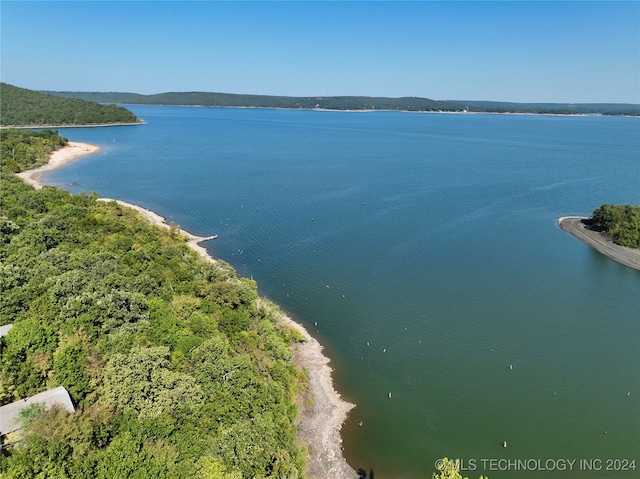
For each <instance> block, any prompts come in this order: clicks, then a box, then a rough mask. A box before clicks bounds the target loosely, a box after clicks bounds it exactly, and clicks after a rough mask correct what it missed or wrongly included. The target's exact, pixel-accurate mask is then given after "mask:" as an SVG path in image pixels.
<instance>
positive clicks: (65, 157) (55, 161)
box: [16, 141, 100, 190]
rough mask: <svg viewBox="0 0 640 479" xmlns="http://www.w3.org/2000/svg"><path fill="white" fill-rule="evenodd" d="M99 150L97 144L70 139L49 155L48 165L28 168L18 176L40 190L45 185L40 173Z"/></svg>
mask: <svg viewBox="0 0 640 479" xmlns="http://www.w3.org/2000/svg"><path fill="white" fill-rule="evenodd" d="M99 150H100V147H99V146H96V145H90V144H89V143H78V142H75V141H70V142H69V143H67V146H64V147H62V148H60V149H58V150H56V151H54V152H53V153H51V156H50V157H49V163H47V164H46V165H42V166H40V167H38V168H34V169H32V170H26V171H23V172H21V173H17V174H16V176H18V177H19V178H22V179H23V180H24V181H25V182H26V183H28V184H30V185H31V186H33V187H34V188H35V189H36V190H39V189H41V188H42V186H43V185H42V183H40V175H41V174H42V172H44V171H51V170H55V169H56V168H60V167H61V166H64V165H66V164H67V163H69V162H71V161H73V160H76V159H78V158H81V157H83V156H86V155H91V154H93V153H97V152H98V151H99Z"/></svg>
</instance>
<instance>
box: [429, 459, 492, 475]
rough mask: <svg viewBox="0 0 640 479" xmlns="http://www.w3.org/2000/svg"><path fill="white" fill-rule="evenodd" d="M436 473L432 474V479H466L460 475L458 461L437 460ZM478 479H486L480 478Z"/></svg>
mask: <svg viewBox="0 0 640 479" xmlns="http://www.w3.org/2000/svg"><path fill="white" fill-rule="evenodd" d="M438 465H439V467H438V472H434V473H433V475H432V476H431V477H432V478H433V479H468V478H467V477H464V478H463V477H462V474H460V466H459V461H457V460H455V459H448V458H446V457H445V458H442V459H440V460H438ZM479 479H488V478H487V477H485V476H480V478H479Z"/></svg>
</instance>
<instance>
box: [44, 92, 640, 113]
mask: <svg viewBox="0 0 640 479" xmlns="http://www.w3.org/2000/svg"><path fill="white" fill-rule="evenodd" d="M47 93H51V94H52V95H60V96H65V97H69V98H82V99H84V100H91V101H96V102H101V103H124V104H139V105H185V106H217V107H254V108H286V109H296V108H304V109H325V110H399V111H434V112H437V111H447V112H463V111H467V112H476V113H537V114H557V115H583V114H599V115H629V116H639V115H640V105H634V104H598V103H584V104H580V103H578V104H569V103H507V102H495V101H460V100H446V101H440V100H431V99H429V98H419V97H403V98H387V97H366V96H325V97H316V96H312V97H290V96H269V95H238V94H231V93H213V92H169V93H158V94H155V95H140V94H138V93H117V92H72V91H67V92H47Z"/></svg>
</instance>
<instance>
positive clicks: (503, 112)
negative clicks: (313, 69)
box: [3, 103, 640, 128]
mask: <svg viewBox="0 0 640 479" xmlns="http://www.w3.org/2000/svg"><path fill="white" fill-rule="evenodd" d="M119 104H120V105H123V106H160V107H180V108H233V109H245V110H282V111H318V112H336V113H375V112H397V113H423V114H435V115H441V114H445V115H519V116H521V115H532V116H559V117H565V116H566V117H591V116H606V117H612V118H613V117H617V118H638V119H640V116H638V115H624V114H616V115H613V114H604V113H537V112H524V111H523V112H520V111H460V110H401V109H392V108H370V109H339V108H287V107H281V106H242V105H173V104H169V103H167V104H152V103H119ZM143 123H144V122H143ZM140 124H141V123H123V125H140ZM86 126H117V125H86ZM73 127H74V125H69V126H68V128H73ZM78 127H81V126H78ZM3 128H4V127H3ZM11 128H16V127H11ZM22 128H63V127H22Z"/></svg>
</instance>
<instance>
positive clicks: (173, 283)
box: [0, 130, 304, 479]
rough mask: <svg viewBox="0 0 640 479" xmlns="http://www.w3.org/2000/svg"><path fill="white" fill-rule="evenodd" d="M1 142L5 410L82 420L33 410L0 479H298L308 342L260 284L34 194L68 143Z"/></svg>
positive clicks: (76, 202)
mask: <svg viewBox="0 0 640 479" xmlns="http://www.w3.org/2000/svg"><path fill="white" fill-rule="evenodd" d="M1 133H2V148H1V152H2V165H3V167H2V173H1V176H0V187H1V191H2V195H1V197H0V200H1V202H0V214H1V216H0V270H1V271H0V278H1V279H2V281H1V283H0V322H1V324H9V323H11V324H13V328H12V329H11V330H10V331H9V333H8V334H7V335H6V336H5V337H4V338H2V339H0V404H2V405H4V404H7V403H10V402H13V401H16V400H21V399H23V398H26V397H28V396H30V395H33V394H35V393H38V392H41V391H45V390H48V389H50V388H53V387H57V386H64V387H65V388H66V389H67V390H68V391H69V393H70V394H71V397H72V399H73V402H74V404H75V406H76V412H75V413H73V414H71V413H68V412H66V411H65V410H62V409H58V408H52V409H50V410H48V411H45V412H43V411H42V410H34V411H31V414H29V415H28V416H29V417H27V418H26V419H25V422H24V425H25V428H24V429H23V430H22V432H19V433H12V437H9V438H3V439H4V440H5V441H7V442H9V443H10V444H9V445H8V447H6V448H3V457H2V461H1V463H0V472H1V475H2V477H5V478H7V479H8V478H16V479H17V478H29V477H39V478H52V479H53V478H56V479H60V478H82V479H84V478H88V477H91V478H116V477H122V478H124V477H138V478H150V477H154V478H209V479H211V478H218V479H220V478H227V479H229V478H234V479H238V478H288V479H294V478H300V477H303V471H304V466H303V459H302V457H303V455H302V453H301V450H300V448H299V447H298V444H297V439H296V428H295V426H294V420H295V418H296V408H295V406H294V403H293V398H294V395H295V392H296V389H297V387H298V383H299V382H300V381H301V375H300V374H299V373H298V372H297V369H296V368H295V367H294V365H293V364H292V360H291V352H290V348H289V345H290V343H291V341H294V340H295V339H294V338H296V337H297V336H296V333H295V332H293V331H292V330H290V329H287V328H286V327H284V326H282V324H281V323H280V320H279V318H280V313H279V312H278V311H277V308H275V306H273V305H271V304H270V303H268V302H266V301H264V300H262V299H259V298H258V295H257V292H256V284H255V283H254V282H253V281H250V280H248V279H244V278H242V279H239V278H238V277H237V276H236V273H235V272H234V270H233V269H232V268H231V267H230V266H229V265H227V264H225V263H224V262H220V261H219V262H217V263H215V264H213V263H210V262H206V261H203V260H201V259H200V258H198V257H197V255H196V254H195V253H194V252H193V251H192V250H190V249H189V248H188V247H187V245H186V244H185V241H184V238H182V237H181V235H180V234H179V233H176V231H175V229H174V230H173V231H169V230H164V229H160V228H158V227H154V226H152V225H151V224H150V223H148V222H147V221H146V220H145V219H143V218H142V217H141V216H140V215H138V214H137V213H136V212H134V211H133V210H130V209H127V208H124V207H121V206H119V205H117V204H116V203H113V202H112V203H102V202H97V201H96V197H97V195H96V194H90V195H87V194H81V195H71V194H69V193H68V192H66V191H63V190H59V189H56V188H53V187H44V188H43V189H41V190H37V191H36V190H34V189H32V188H31V187H30V186H27V185H25V184H24V183H23V182H22V181H20V180H19V179H17V178H16V177H14V176H13V175H12V174H11V173H13V172H15V171H16V170H20V169H25V168H28V167H31V166H34V164H36V163H38V162H44V161H46V158H47V154H48V153H49V152H50V151H51V150H52V149H53V148H55V147H56V146H58V145H61V144H64V142H65V140H64V139H61V138H59V137H57V135H56V134H55V133H53V132H48V133H39V134H35V133H32V132H25V131H7V130H5V131H2V132H1ZM16 435H17V437H16Z"/></svg>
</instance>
